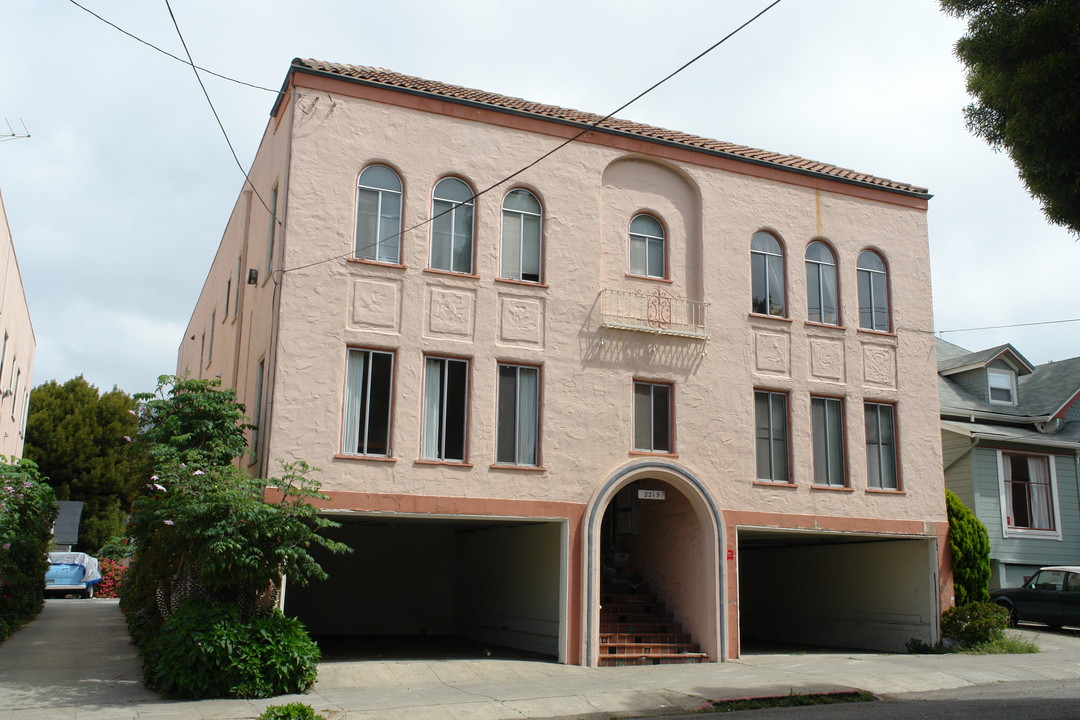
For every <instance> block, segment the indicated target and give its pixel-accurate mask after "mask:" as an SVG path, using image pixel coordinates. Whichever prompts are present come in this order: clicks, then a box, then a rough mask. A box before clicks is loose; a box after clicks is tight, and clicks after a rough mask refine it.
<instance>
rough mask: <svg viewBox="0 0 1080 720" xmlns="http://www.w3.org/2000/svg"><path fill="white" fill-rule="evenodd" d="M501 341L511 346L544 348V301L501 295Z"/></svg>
mask: <svg viewBox="0 0 1080 720" xmlns="http://www.w3.org/2000/svg"><path fill="white" fill-rule="evenodd" d="M499 340H500V341H501V342H504V343H507V344H510V345H527V346H529V347H543V346H544V301H543V299H542V298H526V297H517V296H513V295H500V296H499Z"/></svg>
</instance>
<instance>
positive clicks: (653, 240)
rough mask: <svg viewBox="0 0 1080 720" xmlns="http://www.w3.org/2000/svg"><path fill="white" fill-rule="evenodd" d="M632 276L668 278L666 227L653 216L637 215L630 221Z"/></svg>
mask: <svg viewBox="0 0 1080 720" xmlns="http://www.w3.org/2000/svg"><path fill="white" fill-rule="evenodd" d="M629 245H630V274H631V275H642V276H644V277H652V278H664V277H667V261H666V259H665V258H664V254H665V250H666V249H665V247H664V226H663V225H661V224H660V221H659V220H657V219H656V218H654V217H653V216H652V215H637V216H635V217H634V219H633V220H631V221H630V240H629Z"/></svg>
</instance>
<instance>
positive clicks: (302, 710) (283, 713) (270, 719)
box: [256, 703, 325, 720]
mask: <svg viewBox="0 0 1080 720" xmlns="http://www.w3.org/2000/svg"><path fill="white" fill-rule="evenodd" d="M256 720H325V718H324V717H323V716H322V715H319V714H318V713H316V712H315V711H314V710H313V709H312V708H311V706H310V705H305V704H303V703H288V704H287V705H271V706H270V707H268V708H266V710H264V711H263V714H262V715H260V716H259V717H258V718H257V719H256Z"/></svg>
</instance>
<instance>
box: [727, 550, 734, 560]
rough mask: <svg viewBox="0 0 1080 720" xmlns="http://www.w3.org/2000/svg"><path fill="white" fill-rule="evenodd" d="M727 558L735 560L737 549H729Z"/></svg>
mask: <svg viewBox="0 0 1080 720" xmlns="http://www.w3.org/2000/svg"><path fill="white" fill-rule="evenodd" d="M727 559H728V560H734V559H735V551H734V550H728V551H727Z"/></svg>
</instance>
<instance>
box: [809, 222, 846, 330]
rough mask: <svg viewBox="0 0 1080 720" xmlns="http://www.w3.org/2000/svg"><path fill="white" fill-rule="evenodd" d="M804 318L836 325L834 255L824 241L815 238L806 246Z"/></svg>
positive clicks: (838, 318) (837, 318)
mask: <svg viewBox="0 0 1080 720" xmlns="http://www.w3.org/2000/svg"><path fill="white" fill-rule="evenodd" d="M806 319H807V320H809V321H810V322H816V323H822V324H824V325H838V324H839V323H840V313H839V312H838V311H837V303H836V257H835V256H834V255H833V251H832V250H831V249H829V246H828V245H826V244H825V243H823V242H821V241H819V240H815V241H814V242H812V243H810V244H809V245H807V246H806Z"/></svg>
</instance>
